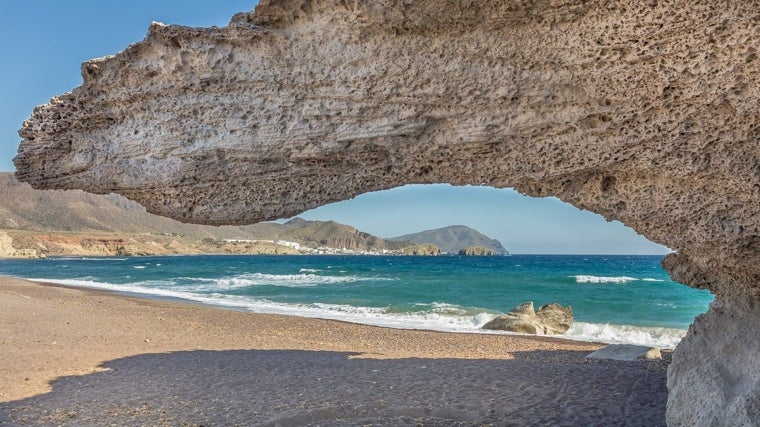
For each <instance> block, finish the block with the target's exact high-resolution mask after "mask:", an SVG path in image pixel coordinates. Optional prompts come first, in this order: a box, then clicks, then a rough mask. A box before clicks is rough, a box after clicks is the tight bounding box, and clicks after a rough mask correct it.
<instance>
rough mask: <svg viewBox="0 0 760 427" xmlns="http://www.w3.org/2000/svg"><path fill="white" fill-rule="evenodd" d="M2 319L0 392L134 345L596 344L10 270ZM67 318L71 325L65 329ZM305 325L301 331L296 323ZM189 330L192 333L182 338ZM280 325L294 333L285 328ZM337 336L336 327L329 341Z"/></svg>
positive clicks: (139, 348) (405, 347)
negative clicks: (34, 360)
mask: <svg viewBox="0 0 760 427" xmlns="http://www.w3.org/2000/svg"><path fill="white" fill-rule="evenodd" d="M30 312H31V316H29V313H30ZM119 318H121V319H119ZM118 320H121V321H118ZM58 322H60V323H58ZM106 322H115V323H116V324H113V325H109V324H106ZM154 322H160V326H161V330H151V329H153V327H154V326H158V325H155V324H154ZM56 323H58V324H56ZM0 324H2V325H4V326H3V329H4V331H3V332H6V331H7V332H6V333H4V334H3V335H5V336H4V337H3V338H4V339H3V340H2V342H1V343H0V345H2V353H5V354H4V355H3V357H1V359H3V360H4V361H9V362H10V363H8V364H4V366H2V367H0V401H8V400H15V399H21V398H25V397H31V396H33V395H35V394H38V393H44V392H46V391H48V390H49V388H48V386H47V384H46V383H47V382H49V381H51V380H53V379H54V378H55V377H58V376H61V375H71V374H77V373H88V372H95V371H97V367H98V366H99V365H100V364H101V363H103V362H106V361H107V360H110V359H115V358H119V357H125V356H132V355H137V354H142V353H153V352H167V351H181V350H192V349H205V350H211V349H213V350H231V349H241V348H249V349H278V350H313V351H345V352H353V353H359V356H358V357H371V358H389V359H394V358H456V359H472V358H484V359H510V358H512V357H513V356H512V355H511V352H515V351H529V350H545V351H553V350H566V351H587V352H589V353H590V352H591V351H594V350H596V349H598V348H601V347H603V346H604V344H600V343H590V342H583V341H575V340H568V339H563V338H554V337H543V336H535V337H533V336H522V335H507V334H475V333H459V332H440V331H431V330H420V329H394V328H389V327H383V326H369V325H362V324H356V323H350V322H346V321H341V320H330V319H317V318H309V317H299V316H290V315H282V314H262V313H252V312H249V311H245V310H235V309H230V308H227V307H215V306H210V305H208V304H203V303H199V302H194V301H187V300H174V299H163V298H160V299H159V298H150V297H144V296H137V295H126V294H124V293H120V292H115V291H108V290H99V289H84V288H78V287H74V286H67V285H60V284H56V283H46V282H31V281H27V280H22V279H15V278H9V277H0ZM278 324H279V325H282V326H281V327H280V326H278ZM74 325H75V326H77V327H76V329H73V328H68V326H74ZM122 326H124V327H125V328H126V329H122V328H121V327H122ZM7 328H9V329H10V330H8V329H7ZM252 328H253V329H255V331H253V330H252ZM298 329H300V332H298ZM306 329H308V330H309V333H308V334H305V333H304V332H303V331H304V330H306ZM187 330H192V331H193V332H195V333H197V335H196V336H195V337H188V336H187V335H186V334H185V332H187ZM254 332H255V333H256V334H257V335H254V334H253V333H254ZM285 332H290V333H294V332H295V334H293V335H292V336H289V337H287V336H285ZM337 335H343V336H342V337H341V339H339V340H335V339H334V338H335V337H336V336H337ZM407 335H408V337H407ZM30 336H31V337H34V339H29V337H30ZM221 337H224V338H225V339H220V338H221ZM328 338H329V339H328ZM77 340H81V341H79V342H77ZM468 341H470V342H469V343H468ZM423 342H435V343H436V344H438V345H437V347H438V348H426V347H425V346H423V345H421V344H422V343H423ZM106 344H107V345H106ZM104 347H108V348H104ZM78 352H81V353H85V352H86V353H89V354H87V355H86V356H85V355H81V354H80V355H77V354H76V353H78ZM22 354H37V355H40V356H43V357H42V358H41V360H40V362H42V363H39V364H29V365H27V364H26V363H20V364H18V366H14V365H17V363H14V359H15V358H18V357H19V356H21V355H22ZM43 365H44V366H45V368H44V369H41V367H42V366H43ZM11 366H13V367H12V368H11ZM25 368H27V369H25ZM26 378H28V379H26ZM14 384H15V385H16V386H14Z"/></svg>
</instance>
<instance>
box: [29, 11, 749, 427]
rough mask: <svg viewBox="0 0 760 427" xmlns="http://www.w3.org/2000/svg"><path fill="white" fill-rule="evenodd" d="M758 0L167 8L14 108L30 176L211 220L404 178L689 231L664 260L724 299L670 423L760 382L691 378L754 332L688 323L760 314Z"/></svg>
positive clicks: (665, 238) (678, 383)
mask: <svg viewBox="0 0 760 427" xmlns="http://www.w3.org/2000/svg"><path fill="white" fill-rule="evenodd" d="M758 14H759V12H758V8H757V5H756V4H755V3H754V2H741V1H728V2H722V3H720V4H716V3H715V2H713V1H709V0H702V1H685V0H676V1H672V2H656V1H652V2H633V1H611V2H610V1H598V0H597V1H569V2H555V1H547V2H507V1H504V2H494V1H490V0H488V1H486V0H475V1H467V2H458V1H453V2H438V1H433V0H419V1H415V2H402V1H399V0H379V1H371V2H370V1H356V2H343V1H336V0H325V1H317V0H280V1H277V0H262V1H261V2H260V3H259V6H258V7H257V9H256V12H255V13H243V14H239V15H237V16H235V17H234V19H233V20H232V22H231V23H230V25H229V26H228V27H225V28H210V29H199V28H186V27H178V26H164V25H161V24H154V25H152V26H151V28H150V31H149V33H148V36H147V38H146V39H145V40H144V41H142V42H140V43H136V44H134V45H132V46H130V47H128V48H127V49H125V50H124V51H123V52H121V53H119V54H117V55H115V56H112V57H107V58H101V59H97V60H93V61H89V62H87V63H85V64H84V65H83V66H82V75H83V78H84V83H83V85H82V86H81V87H79V88H77V89H75V90H74V91H73V92H72V93H70V94H66V95H62V96H60V97H58V98H55V99H53V100H52V101H51V103H50V104H49V105H45V106H41V107H38V108H37V109H35V112H34V114H33V115H32V117H31V118H30V119H29V120H28V121H27V122H25V124H24V127H23V129H22V130H21V131H20V134H21V136H22V138H23V141H22V143H21V146H20V147H19V154H18V156H17V157H16V159H15V164H16V167H17V176H18V177H19V178H20V179H21V180H23V181H26V182H29V183H31V184H32V185H33V186H34V187H36V188H80V189H84V190H87V191H90V192H96V193H108V192H117V193H120V194H123V195H125V196H127V197H129V198H131V199H133V200H136V201H138V202H140V203H142V204H143V205H145V206H146V207H147V209H148V210H149V211H151V212H154V213H158V214H161V215H166V216H170V217H173V218H177V219H180V220H183V221H188V222H198V223H209V224H225V223H233V224H242V223H250V222H254V221H260V220H264V219H272V218H277V217H287V216H292V215H294V214H296V213H299V212H301V211H304V210H306V209H309V208H313V207H316V206H319V205H322V204H325V203H329V202H332V201H338V200H344V199H347V198H350V197H353V196H356V195H358V194H361V193H364V192H368V191H373V190H380V189H386V188H392V187H395V186H399V185H403V184H408V183H438V182H447V183H451V184H455V185H464V184H477V185H480V184H486V185H490V186H494V187H514V188H516V189H517V190H519V191H521V192H523V193H525V194H528V195H531V196H557V197H559V198H561V199H562V200H564V201H567V202H569V203H572V204H574V205H575V206H578V207H580V208H583V209H588V210H591V211H594V212H597V213H600V214H602V215H604V216H605V218H607V219H609V220H620V221H622V222H623V223H625V224H627V225H629V226H631V227H633V228H635V229H636V230H637V231H639V232H641V233H642V234H644V235H646V236H647V237H648V238H649V239H651V240H653V241H656V242H659V243H662V244H664V245H667V246H669V247H670V248H673V249H674V250H677V251H678V254H677V255H672V256H669V257H668V258H666V260H665V262H664V265H665V267H666V269H668V271H670V273H671V274H672V275H673V277H674V278H675V279H676V280H679V281H681V282H683V283H687V284H689V285H691V286H695V287H698V288H706V289H710V290H711V291H712V292H714V293H716V295H717V302H716V305H715V307H720V310H721V312H720V313H716V312H715V310H716V308H713V309H712V311H711V312H710V313H709V314H708V315H707V316H705V317H704V318H702V319H701V320H700V321H699V322H698V323H697V325H698V326H695V327H694V328H692V331H691V332H690V335H689V337H688V338H687V339H686V341H685V343H684V345H683V346H682V347H683V348H688V354H689V356H688V357H687V356H686V354H687V351H686V350H679V351H678V352H676V356H675V357H674V366H675V368H673V369H672V373H671V375H670V387H671V393H672V394H671V396H672V399H671V402H670V405H669V410H668V417H669V419H670V420H671V422H673V423H677V422H679V421H677V420H681V419H686V418H683V417H682V416H685V415H684V414H687V413H692V414H696V415H694V416H695V417H702V416H703V415H704V414H708V413H712V412H711V411H718V412H720V411H722V410H723V409H722V408H725V406H715V405H712V404H703V402H714V401H719V400H720V399H723V397H718V396H723V394H724V391H725V387H729V388H731V390H733V392H732V393H734V394H735V396H736V399H739V400H740V399H741V398H742V396H750V395H751V393H754V395H755V396H757V395H758V394H760V390H759V389H758V387H757V385H756V384H755V383H751V382H750V383H748V382H746V381H744V380H740V379H738V378H739V377H737V376H734V375H733V374H731V375H727V376H726V377H725V378H726V380H725V381H721V382H718V381H706V382H704V383H703V384H701V385H700V384H699V383H698V382H696V381H691V380H688V379H687V378H692V377H694V378H696V377H698V376H699V375H702V373H704V372H707V370H708V367H712V366H713V363H714V364H715V366H723V367H724V368H726V369H725V372H742V370H743V369H746V370H747V371H748V372H749V371H750V370H751V369H750V367H751V366H752V365H744V366H739V365H738V364H742V363H748V362H747V360H746V359H744V358H741V357H733V356H732V357H729V358H720V359H719V360H715V361H714V362H711V361H710V360H713V358H714V354H713V350H711V349H710V348H715V347H716V346H717V347H719V348H721V347H725V348H729V347H734V346H738V348H739V349H740V350H741V351H739V353H740V354H743V351H744V350H746V349H749V348H752V346H753V345H755V344H740V343H735V342H734V341H733V340H734V338H729V337H730V335H721V334H715V336H714V337H713V340H711V341H710V342H709V345H708V343H707V342H706V341H703V340H702V338H700V337H698V336H695V335H694V334H695V332H696V331H697V330H698V329H699V328H704V329H709V330H716V331H717V330H721V329H722V328H726V329H729V330H730V329H731V327H732V326H730V325H729V324H730V323H731V322H734V321H735V322H740V320H739V319H741V322H744V323H745V324H747V325H751V324H753V323H756V322H757V320H758V319H760V303H759V301H760V203H759V202H760V166H759V165H760V148H759V147H760V144H758V143H759V142H760V120H759V119H760V107H759V106H760V102H759V101H760V99H759V98H760V90H759V89H758V88H760V60H759V59H758V52H757V50H758V46H757V43H756V41H757V40H760V19H758ZM739 305H741V307H740V306H739ZM735 307H736V308H735ZM732 313H733V314H732ZM737 324H738V323H737ZM751 337H752V339H755V340H756V339H757V337H754V336H751ZM755 342H756V341H755ZM708 347H709V348H708ZM679 358H681V360H680V361H679ZM685 360H688V363H687V362H685ZM727 364H734V365H732V366H731V367H727V366H726V365H727ZM721 372H723V371H721ZM680 378H683V380H680ZM736 384H741V386H740V387H739V386H736V387H734V385H736ZM683 387H696V389H695V390H696V391H694V392H693V393H692V392H688V393H687V392H685V391H684V390H683ZM684 395H689V398H690V399H691V400H689V401H688V402H686V401H685V400H683V399H682V398H681V397H679V396H684ZM739 400H737V401H739ZM729 407H731V408H735V412H737V411H738V412H740V411H744V412H743V415H742V416H744V417H745V419H748V417H751V416H755V415H757V411H756V406H753V405H744V406H741V405H739V406H736V405H735V406H729ZM753 411H754V412H753ZM738 412H737V413H738ZM695 419H696V418H695ZM698 419H702V418H698ZM705 419H706V418H705ZM716 419H717V418H716Z"/></svg>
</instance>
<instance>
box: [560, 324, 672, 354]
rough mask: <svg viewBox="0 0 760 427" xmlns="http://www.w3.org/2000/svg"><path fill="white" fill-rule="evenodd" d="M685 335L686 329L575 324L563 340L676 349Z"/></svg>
mask: <svg viewBox="0 0 760 427" xmlns="http://www.w3.org/2000/svg"><path fill="white" fill-rule="evenodd" d="M685 335H686V330H685V329H675V328H661V327H653V326H632V325H614V324H609V323H607V324H601V323H586V322H573V324H572V326H570V329H569V330H568V331H567V332H566V333H565V334H564V335H563V338H570V339H575V340H581V341H595V342H602V343H605V344H638V345H646V346H651V347H657V348H675V347H676V345H678V343H679V342H680V341H681V339H682V338H683V337H684V336H685Z"/></svg>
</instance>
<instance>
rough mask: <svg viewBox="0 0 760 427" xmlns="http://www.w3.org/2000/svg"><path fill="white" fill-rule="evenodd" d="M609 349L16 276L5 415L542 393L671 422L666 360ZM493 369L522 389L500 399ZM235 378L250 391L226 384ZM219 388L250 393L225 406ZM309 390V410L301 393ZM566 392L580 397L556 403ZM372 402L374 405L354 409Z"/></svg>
mask: <svg viewBox="0 0 760 427" xmlns="http://www.w3.org/2000/svg"><path fill="white" fill-rule="evenodd" d="M600 347H603V344H597V343H588V342H581V341H573V340H567V339H562V338H553V337H533V336H520V335H504V334H470V333H451V332H437V331H425V330H402V329H391V328H386V327H379V326H367V325H360V324H354V323H348V322H343V321H337V320H323V319H315V318H306V317H296V316H288V315H280V314H258V313H251V312H246V311H238V310H229V309H224V308H215V307H209V306H207V305H201V304H196V303H193V302H186V301H181V302H179V301H168V300H158V299H148V298H141V297H135V296H127V295H122V294H120V293H117V292H112V291H103V290H92V289H82V288H74V287H69V286H63V285H58V284H48V283H37V282H29V281H25V280H21V279H14V278H7V277H0V360H2V361H3V363H1V364H0V424H2V423H3V422H8V423H9V424H11V425H15V424H16V423H21V424H26V423H29V424H34V423H42V424H48V423H55V424H63V425H66V424H67V423H71V425H77V424H80V423H87V422H94V423H95V424H97V420H98V419H102V417H108V419H109V421H112V422H115V423H117V424H119V423H128V424H134V423H135V422H136V423H138V424H141V423H149V424H156V425H162V424H163V425H172V424H176V423H182V422H187V423H196V424H202V423H207V424H208V423H210V424H227V421H226V420H227V418H228V417H230V416H233V415H234V416H239V417H242V418H240V421H239V423H240V424H246V423H249V422H250V423H253V424H267V423H273V424H278V423H280V424H286V425H293V424H295V425H301V424H308V423H310V422H321V423H324V422H327V423H328V425H332V424H330V423H331V422H336V420H338V419H341V420H354V421H356V422H359V421H362V422H364V421H367V420H369V423H370V424H372V423H375V422H376V423H390V424H397V423H402V421H404V420H406V419H407V418H409V417H411V418H409V419H410V420H416V421H417V422H423V423H430V424H439V423H442V422H443V421H442V420H460V421H466V422H467V423H468V424H469V423H471V422H472V423H478V422H499V421H498V420H502V421H503V420H509V421H510V422H512V421H513V420H520V419H524V420H535V418H534V417H535V413H533V414H532V415H531V414H527V415H526V414H522V415H520V414H518V413H515V412H514V410H516V409H519V408H518V407H522V406H521V405H522V404H520V405H518V402H520V401H521V400H520V399H528V398H529V400H530V401H532V402H533V401H535V402H543V403H535V402H534V404H532V405H550V407H547V408H544V409H542V412H541V413H542V414H549V415H551V414H552V411H554V412H557V411H560V412H561V411H566V410H567V408H575V406H577V405H581V406H583V408H585V409H582V410H581V409H578V411H575V409H573V411H574V412H573V414H574V415H572V416H571V415H568V414H564V415H562V414H559V413H557V414H554V415H552V416H559V417H560V418H559V419H563V418H566V417H572V419H575V417H576V416H579V415H578V414H580V413H583V414H586V413H588V414H592V413H593V412H594V410H596V409H595V408H603V412H604V411H606V412H605V413H607V412H609V414H607V415H604V416H601V419H602V420H605V419H607V420H609V421H610V423H611V424H615V423H616V422H617V421H615V420H620V419H628V417H633V416H636V417H644V419H651V420H652V425H658V424H660V423H661V421H663V422H664V409H665V401H666V399H667V390H666V387H665V372H664V368H665V365H664V364H647V363H643V362H615V361H596V360H594V361H591V360H586V359H585V356H586V355H587V354H588V353H590V352H592V351H594V350H596V349H598V348H600ZM263 366H266V369H264V368H262V367H263ZM262 369H263V370H262ZM166 370H170V371H171V372H167V371H166ZM210 372H213V375H211V374H210ZM275 374H276V375H275ZM493 381H499V382H500V384H501V385H500V386H499V387H497V388H496V389H494V390H499V391H498V393H502V394H503V393H507V394H509V396H507V395H504V396H502V397H499V398H498V399H487V398H486V396H485V395H484V393H487V392H488V391H489V390H491V389H490V388H489V387H491V386H489V385H488V384H491V383H492V382H493ZM502 383H503V384H502ZM288 384H291V385H288ZM373 384H380V385H382V387H380V386H377V387H379V389H375V388H374V387H375V386H374V385H373ZM435 384H439V385H438V386H435ZM466 384H471V385H472V387H469V386H467V385H466ZM212 386H213V387H219V388H218V389H217V388H214V390H212V391H209V390H207V389H208V388H209V387H212ZM409 387H411V388H410V389H408V390H407V389H406V388H409ZM632 387H633V388H635V389H636V390H634V389H633V388H632ZM576 388H577V389H576ZM571 389H572V390H571ZM229 390H235V394H234V395H231V396H227V397H223V396H226V395H225V393H228V392H230V391H229ZM404 390H406V391H404ZM494 390H492V392H494ZM557 390H560V391H562V393H561V395H562V396H558V395H557ZM283 393H285V395H283ZM378 393H379V394H380V396H378V395H377V394H378ZM441 393H443V394H441ZM510 393H515V394H514V395H511V394H510ZM631 393H636V394H635V396H634V395H632V394H631ZM209 394H210V395H211V396H212V397H213V396H216V395H218V396H220V399H223V400H227V401H236V399H238V400H237V401H238V404H231V405H232V406H229V407H220V406H219V405H218V404H215V403H213V402H214V401H215V399H211V398H210V397H209ZM565 394H566V395H565ZM147 395H150V396H152V397H150V399H148V398H147V397H145V396H147ZM130 396H132V397H130ZM299 396H300V397H299ZM632 396H633V397H632ZM296 397H299V398H301V399H302V400H303V401H302V402H301V403H300V405H302V407H301V409H295V407H294V406H293V405H295V404H294V403H293V402H291V401H290V399H295V398H296ZM560 397H561V398H560ZM634 397H635V399H634ZM141 399H142V400H141ZM177 399H180V400H181V401H182V402H188V401H193V402H195V403H193V407H204V408H205V409H204V410H203V414H204V415H203V417H201V415H197V414H196V415H197V417H196V418H193V417H195V416H196V415H192V414H189V413H188V412H187V408H186V407H185V409H182V408H180V407H176V405H177V404H178V403H177ZM340 399H343V400H341V402H342V403H341V404H340V405H338V404H336V403H335V402H336V401H337V400H340ZM394 399H396V400H397V401H395V400H394ZM447 399H454V400H451V401H447ZM558 399H560V400H561V399H569V401H568V402H567V403H566V404H565V403H563V404H562V406H561V408H562V409H560V407H559V406H558V407H557V408H555V406H553V405H558V404H559V403H557V402H558ZM621 399H622V400H621ZM632 399H633V400H632ZM636 399H643V400H644V401H646V402H645V403H642V404H641V405H639V406H641V408H643V409H641V408H640V409H635V408H633V409H632V407H630V405H631V402H632V401H635V400H636ZM93 401H95V402H97V403H93ZM252 401H253V402H259V404H260V405H262V406H259V407H256V406H255V405H253V406H252V404H251V403H250V402H252ZM394 401H395V402H396V403H392V402H394ZM125 402H126V403H125ZM145 402H148V403H145ZM289 402H290V403H289ZM415 402H416V403H415ZM447 402H448V403H447ZM457 402H463V403H461V405H460V404H458V403H457ZM125 405H127V406H128V407H126V406H125ZM130 405H131V406H130ZM145 405H148V406H149V407H150V408H152V409H151V410H148V409H146V406H145ZM204 405H205V406H204ZM303 405H305V406H303ZM378 405H379V406H378ZM410 405H411V406H410ZM441 405H443V406H441ZM510 405H518V407H515V408H513V407H512V406H510ZM637 405H638V404H637ZM642 405H643V406H642ZM286 406H287V408H288V409H287V410H286V409H285V407H286ZM566 407H567V408H566ZM637 407H638V406H637ZM65 408H69V409H65ZM155 408H161V409H160V411H159V412H155V411H153V409H155ZM225 408H226V409H225ZM362 408H364V409H362ZM368 408H369V409H368ZM436 408H437V409H436ZM446 408H448V409H446ZM457 408H458V409H457ZM510 408H512V409H510ZM552 408H555V409H552ZM621 408H623V409H624V410H623V411H622V412H620V413H618V412H619V411H621ZM156 410H157V411H158V409H156ZM361 410H364V411H365V412H366V411H368V412H366V413H364V415H363V416H365V418H361V419H354V418H351V417H354V416H358V415H355V414H361V413H362V412H361ZM637 410H639V411H640V412H641V413H639V414H636V413H635V411H637ZM294 411H295V412H294ZM357 411H358V412H357ZM431 411H432V412H431ZM499 411H501V412H499ZM631 411H634V414H631V413H630V412H631ZM528 412H530V411H528ZM576 412H577V413H576ZM489 414H490V415H489ZM494 414H501V415H499V417H496V415H494ZM558 414H559V415H558ZM191 415H192V416H191ZM526 416H527V417H529V418H520V417H526ZM542 416H543V415H542ZM547 416H548V415H547ZM583 416H586V415H583ZM588 416H590V417H591V416H592V415H588ZM599 416H600V415H598V414H597V415H593V417H599ZM4 417H7V418H4ZM88 417H89V418H88ZM141 417H143V418H141ZM188 417H189V418H188ZM198 417H200V418H198ZM204 417H205V418H204ZM283 417H284V418H283ZM288 417H290V418H288ZM367 417H369V418H367ZM399 417H401V418H399ZM489 417H490V418H489ZM495 417H496V418H495ZM505 417H506V418H505ZM605 417H606V418H605ZM620 417H623V418H620ZM489 419H490V420H491V421H488V420H489ZM553 419H556V418H553ZM568 419H570V418H568ZM631 419H633V418H631ZM88 420H89V421H88ZM589 420H596V421H599V419H598V418H589ZM404 422H406V421H404ZM233 424H234V423H233ZM338 424H339V425H344V424H340V423H338ZM345 424H353V421H352V422H350V423H349V422H346V423H345Z"/></svg>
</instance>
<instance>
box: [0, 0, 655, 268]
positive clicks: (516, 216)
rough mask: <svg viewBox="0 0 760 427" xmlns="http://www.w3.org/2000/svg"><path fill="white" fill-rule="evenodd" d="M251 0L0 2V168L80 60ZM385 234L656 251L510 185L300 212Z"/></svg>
mask: <svg viewBox="0 0 760 427" xmlns="http://www.w3.org/2000/svg"><path fill="white" fill-rule="evenodd" d="M255 3H256V2H255V1H252V0H224V1H219V0H121V1H119V0H0V40H2V42H0V58H2V59H3V66H2V67H0V96H1V100H0V171H12V170H13V169H14V168H13V163H12V161H11V159H12V158H13V156H14V155H15V152H16V147H17V146H18V143H19V137H18V135H17V133H16V132H17V130H18V129H19V128H20V127H21V123H22V122H23V120H24V119H25V118H27V117H28V116H29V114H30V113H31V111H32V109H33V108H34V106H35V105H38V104H43V103H46V102H48V100H49V99H50V98H51V97H53V96H56V95H59V94H61V93H64V92H68V91H70V90H71V89H73V88H74V87H76V86H78V85H79V84H80V83H81V77H80V75H79V67H80V64H81V63H82V62H83V61H85V60H87V59H91V58H96V57H100V56H105V55H110V54H114V53H116V52H118V51H120V50H123V49H124V48H125V47H126V46H128V45H129V44H131V43H134V42H136V41H139V40H141V39H142V38H143V37H145V34H146V32H147V29H148V26H149V25H150V22H151V21H161V22H164V23H166V24H182V25H190V26H204V27H205V26H211V25H217V26H223V25H226V24H227V23H228V22H229V19H230V18H231V17H232V15H233V14H234V13H236V12H239V11H244V10H252V9H253V8H254V6H255ZM301 216H302V217H304V218H307V219H320V220H328V219H332V220H335V221H338V222H342V223H345V224H350V225H353V226H355V227H357V228H359V229H360V230H363V231H367V232H370V233H373V234H376V235H380V236H384V237H393V236H398V235H402V234H406V233H411V232H415V231H422V230H425V229H432V228H437V227H443V226H447V225H454V224H463V225H468V226H470V227H473V228H476V229H478V230H479V231H481V232H483V233H485V234H487V235H489V236H491V237H494V238H497V239H499V240H500V241H501V242H502V243H503V244H504V246H505V247H506V248H507V249H508V250H510V251H511V252H513V253H585V254H595V253H601V254H663V253H667V252H668V249H667V248H665V247H663V246H660V245H656V244H654V243H651V242H649V241H647V240H646V239H645V238H644V237H642V236H640V235H638V234H636V233H635V232H634V231H633V230H631V229H630V228H628V227H625V226H624V225H622V224H620V223H618V222H611V223H610V222H606V221H605V220H604V219H603V218H602V217H601V216H599V215H595V214H592V213H590V212H586V211H580V210H578V209H576V208H574V207H572V206H570V205H568V204H566V203H562V202H561V201H559V200H557V199H551V198H550V199H533V198H528V197H524V196H521V195H520V194H518V193H517V192H515V191H512V190H497V189H493V188H487V187H451V186H448V185H433V186H407V187H402V188H398V189H394V190H388V191H384V192H379V193H371V194H365V195H362V196H359V197H357V198H355V199H353V200H349V201H345V202H341V203H335V204H332V205H328V206H325V207H322V208H319V209H315V210H312V211H309V212H306V213H305V214H303V215H301Z"/></svg>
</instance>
